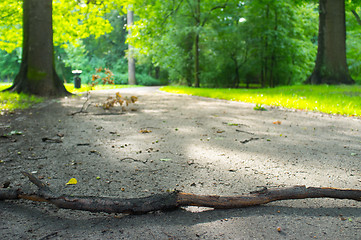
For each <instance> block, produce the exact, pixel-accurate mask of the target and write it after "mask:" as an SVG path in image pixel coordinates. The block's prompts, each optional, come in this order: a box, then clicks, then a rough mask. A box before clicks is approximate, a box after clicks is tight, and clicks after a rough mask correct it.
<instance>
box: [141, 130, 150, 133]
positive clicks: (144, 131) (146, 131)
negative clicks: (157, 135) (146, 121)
mask: <svg viewBox="0 0 361 240" xmlns="http://www.w3.org/2000/svg"><path fill="white" fill-rule="evenodd" d="M139 132H140V133H151V132H152V130H148V129H141V130H140V131H139Z"/></svg>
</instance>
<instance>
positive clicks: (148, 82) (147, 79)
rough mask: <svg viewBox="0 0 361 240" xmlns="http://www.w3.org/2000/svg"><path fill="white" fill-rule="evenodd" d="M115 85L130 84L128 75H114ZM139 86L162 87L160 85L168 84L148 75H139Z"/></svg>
mask: <svg viewBox="0 0 361 240" xmlns="http://www.w3.org/2000/svg"><path fill="white" fill-rule="evenodd" d="M114 75H115V77H114V79H115V80H114V83H115V84H128V74H127V73H122V74H114ZM136 78H137V85H143V86H160V85H167V82H166V81H164V80H160V79H155V78H153V77H151V76H149V75H147V74H137V75H136Z"/></svg>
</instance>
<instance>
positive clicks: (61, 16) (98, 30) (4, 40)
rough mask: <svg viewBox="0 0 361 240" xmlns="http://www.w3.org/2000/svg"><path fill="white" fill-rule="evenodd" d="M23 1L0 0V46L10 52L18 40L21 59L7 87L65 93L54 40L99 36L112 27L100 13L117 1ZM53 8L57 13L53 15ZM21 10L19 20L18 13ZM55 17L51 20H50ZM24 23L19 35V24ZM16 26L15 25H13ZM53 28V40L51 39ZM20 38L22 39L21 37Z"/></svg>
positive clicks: (64, 41)
mask: <svg viewBox="0 0 361 240" xmlns="http://www.w3.org/2000/svg"><path fill="white" fill-rule="evenodd" d="M21 2H22V1H17V0H5V1H2V2H1V3H0V12H2V13H4V12H5V14H4V15H3V16H1V17H0V36H1V37H0V48H2V49H4V50H6V51H7V52H11V51H13V50H14V49H16V48H17V47H19V46H20V45H21V44H22V46H23V51H22V63H21V66H20V71H19V73H18V75H17V77H16V78H15V81H14V84H13V86H12V87H11V88H9V89H7V90H10V91H17V92H25V93H30V94H36V95H41V96H60V95H64V94H68V93H67V91H66V90H65V88H64V86H63V84H62V82H61V80H60V79H59V77H58V76H57V74H56V71H55V67H54V47H53V45H54V42H55V44H56V45H60V46H62V47H66V46H67V45H68V44H70V43H72V44H76V42H77V39H81V38H86V37H88V36H90V35H92V34H93V35H94V36H95V37H99V36H101V35H102V34H104V33H106V32H110V31H111V30H112V27H111V25H110V24H109V22H108V21H107V20H105V19H103V18H102V17H101V16H102V15H104V14H105V13H106V12H109V11H111V10H112V9H114V8H116V7H119V6H120V4H121V3H122V2H123V1H121V0H119V1H101V2H98V1H94V0H92V1H83V0H77V1H54V3H52V1H44V0H42V1H40V0H39V1H34V0H25V1H23V5H22V7H21ZM53 8H54V10H55V11H56V14H54V16H53V14H52V13H53ZM19 9H22V10H23V16H22V21H21V20H20V19H21V18H20V17H19V16H20V15H21V11H19ZM53 18H54V23H53ZM21 24H22V25H23V26H22V27H23V31H22V33H23V34H22V36H21V34H19V32H21V31H19V28H20V27H21ZM14 26H15V27H14ZM53 28H54V30H55V37H54V39H55V41H53V40H54V39H53ZM20 39H22V40H23V41H22V43H21V41H20Z"/></svg>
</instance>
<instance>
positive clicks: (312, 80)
mask: <svg viewBox="0 0 361 240" xmlns="http://www.w3.org/2000/svg"><path fill="white" fill-rule="evenodd" d="M306 83H308V84H353V83H354V80H353V79H352V78H351V76H350V74H349V72H348V67H347V62H346V20H345V1H344V0H319V31H318V50H317V58H316V65H315V69H314V70H313V73H312V75H311V76H310V77H309V78H308V79H307V81H306Z"/></svg>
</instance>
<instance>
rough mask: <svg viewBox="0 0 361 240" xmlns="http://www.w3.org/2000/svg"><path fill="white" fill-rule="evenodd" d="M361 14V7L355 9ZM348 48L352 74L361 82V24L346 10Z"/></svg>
mask: <svg viewBox="0 0 361 240" xmlns="http://www.w3.org/2000/svg"><path fill="white" fill-rule="evenodd" d="M354 10H355V11H356V12H357V13H358V14H359V15H361V7H357V8H355V9H354ZM346 13H347V14H346V27H347V38H346V44H347V46H346V50H347V63H348V67H349V71H350V74H351V76H352V78H353V79H354V80H355V81H356V83H358V84H361V46H360V38H361V25H359V24H358V23H357V20H356V18H355V17H354V16H353V14H352V13H351V12H346Z"/></svg>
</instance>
